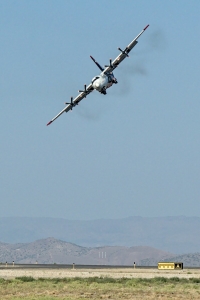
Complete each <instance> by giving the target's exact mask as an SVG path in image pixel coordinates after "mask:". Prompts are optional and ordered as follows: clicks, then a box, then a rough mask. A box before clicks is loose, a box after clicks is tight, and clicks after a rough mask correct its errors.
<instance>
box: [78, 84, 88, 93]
mask: <svg viewBox="0 0 200 300" xmlns="http://www.w3.org/2000/svg"><path fill="white" fill-rule="evenodd" d="M86 87H87V85H86V84H84V91H82V90H78V92H79V93H84V94H85V95H87V89H86Z"/></svg>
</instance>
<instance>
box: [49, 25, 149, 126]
mask: <svg viewBox="0 0 200 300" xmlns="http://www.w3.org/2000/svg"><path fill="white" fill-rule="evenodd" d="M148 27H149V25H147V26H146V27H145V28H144V29H143V30H142V31H141V32H140V33H139V34H138V35H137V36H136V38H134V40H133V41H132V42H131V43H130V44H129V45H128V46H127V47H126V48H125V49H124V50H122V49H121V48H118V50H119V51H120V52H121V53H120V54H119V55H118V56H117V57H116V58H115V59H114V60H113V61H112V59H110V64H109V65H106V66H105V68H102V67H101V66H100V64H99V63H98V62H97V61H96V60H95V59H94V58H93V57H92V56H90V57H91V59H92V60H93V61H94V63H95V64H96V65H97V67H98V68H99V69H100V70H101V73H100V74H99V75H98V76H96V77H94V78H93V79H92V81H91V83H90V84H89V85H88V86H87V85H86V84H85V85H84V90H83V91H81V90H79V91H78V92H79V93H80V94H79V95H78V96H77V97H76V98H75V99H73V97H71V102H66V103H65V104H66V105H67V106H66V107H65V108H64V109H63V110H61V112H59V114H57V116H55V117H54V118H53V119H52V120H51V121H50V122H49V123H47V126H48V125H50V124H51V123H52V122H53V121H55V120H56V119H57V118H58V117H60V115H62V113H64V112H68V111H69V110H72V109H73V107H75V106H76V105H78V104H79V102H80V101H81V100H82V99H83V98H86V97H87V95H89V94H90V93H91V92H92V91H93V90H97V91H98V92H100V93H101V94H104V95H106V89H108V88H109V87H111V86H112V85H113V83H115V84H116V83H117V79H116V78H115V76H114V74H113V70H114V69H115V68H117V66H118V65H119V64H120V63H121V62H122V61H123V60H124V59H125V58H126V57H129V55H128V54H129V52H130V51H131V50H132V49H133V47H135V45H137V43H138V41H137V40H138V38H139V37H140V36H141V35H142V34H143V32H144V31H145V30H146V29H147V28H148Z"/></svg>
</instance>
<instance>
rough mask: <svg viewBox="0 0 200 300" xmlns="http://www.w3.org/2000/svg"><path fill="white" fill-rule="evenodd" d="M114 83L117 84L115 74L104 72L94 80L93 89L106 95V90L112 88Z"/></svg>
mask: <svg viewBox="0 0 200 300" xmlns="http://www.w3.org/2000/svg"><path fill="white" fill-rule="evenodd" d="M113 83H117V79H116V78H115V77H114V74H113V73H109V74H105V73H103V72H102V73H101V74H100V75H98V76H96V77H94V78H93V79H92V86H93V88H94V89H95V90H97V91H98V92H100V93H102V94H104V95H105V94H106V89H108V88H109V87H111V86H112V85H113Z"/></svg>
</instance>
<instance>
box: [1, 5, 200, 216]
mask: <svg viewBox="0 0 200 300" xmlns="http://www.w3.org/2000/svg"><path fill="white" fill-rule="evenodd" d="M199 11H200V2H199V1H184V0H177V1H171V0H168V1H154V0H152V1H141V0H140V1H127V0H125V1H113V0H110V1H105V0H102V1H91V0H88V1H81V0H80V1H76V0H75V1H74V0H73V1H71V0H68V1H62V0H60V1H56V0H55V1H51V0H48V1H37V0H35V1H29V0H26V1H25V0H24V1H23V0H21V1H10V0H6V1H0V36H1V46H0V101H1V118H0V128H1V129H0V138H1V148H0V149H1V150H0V154H1V155H0V160H1V161H0V166H1V171H0V201H1V209H0V217H4V216H27V217H61V218H67V219H82V220H87V219H97V218H123V217H128V216H144V217H152V216H175V215H185V216H199V217H200V201H199V196H200V134H199V132H200V131H199V127H200V121H199V115H200V99H199V95H200V84H199V70H200V55H199V53H200V51H199V49H200V33H199V29H200V19H199ZM147 24H150V27H149V28H148V30H147V31H146V32H145V33H144V34H143V35H142V36H141V37H140V39H139V43H138V45H137V46H136V47H135V48H134V49H133V51H132V52H131V54H130V58H129V59H126V60H125V61H124V62H123V63H122V64H121V65H120V66H119V68H117V69H116V71H115V76H116V78H117V79H118V82H119V83H118V85H115V86H113V87H112V88H110V89H109V90H108V93H107V95H106V96H104V95H101V94H100V93H98V92H93V93H92V94H90V95H89V96H88V97H87V98H86V99H84V100H83V101H82V102H81V103H80V105H79V106H78V107H76V108H75V109H74V110H73V111H72V112H69V113H67V114H63V115H62V116H61V117H60V118H59V119H57V120H56V121H55V122H54V123H53V124H51V126H48V127H46V123H47V122H48V121H49V120H51V119H52V118H53V117H54V116H55V115H56V114H57V113H58V112H59V111H60V110H61V109H63V107H64V102H65V101H69V100H70V97H71V96H74V97H75V96H76V95H77V90H78V89H82V88H83V85H84V84H85V83H86V84H89V83H90V81H91V79H92V78H93V77H94V76H95V75H97V74H98V73H99V69H98V68H97V67H96V65H95V64H94V63H93V62H92V60H91V59H90V57H89V56H90V55H93V56H94V57H95V59H96V60H97V61H98V62H99V63H100V64H102V65H105V64H108V62H109V59H110V58H113V59H114V58H115V57H116V56H117V55H118V53H119V52H118V50H117V48H118V47H121V48H124V47H126V46H127V45H128V44H129V43H130V42H131V40H133V38H135V36H136V35H137V34H138V33H139V32H140V31H141V30H142V29H143V28H144V26H146V25H147Z"/></svg>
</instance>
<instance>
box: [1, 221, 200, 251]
mask: <svg viewBox="0 0 200 300" xmlns="http://www.w3.org/2000/svg"><path fill="white" fill-rule="evenodd" d="M49 236H53V237H55V238H56V239H59V240H63V241H70V242H72V243H75V244H79V245H83V246H85V247H98V246H102V245H108V246H115V245H119V246H126V247H131V246H138V245H141V246H145V245H148V246H150V247H154V248H157V249H163V250H165V251H169V252H172V253H176V254H183V253H191V252H199V251H200V239H199V238H198V237H199V236H200V218H198V217H183V216H179V217H160V218H143V217H129V218H124V219H114V220H112V219H100V220H90V221H76V220H73V221H70V220H66V219H56V218H20V217H10V218H0V241H2V242H7V243H26V242H33V241H35V240H38V239H44V238H46V237H49Z"/></svg>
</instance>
